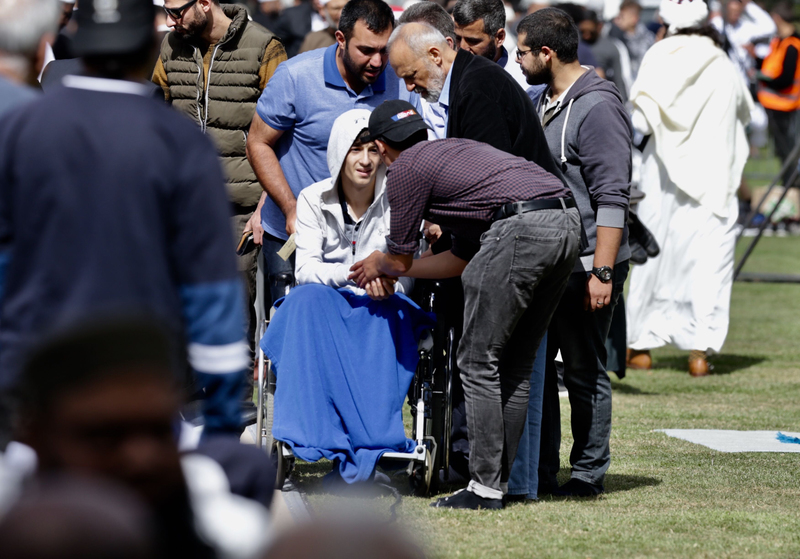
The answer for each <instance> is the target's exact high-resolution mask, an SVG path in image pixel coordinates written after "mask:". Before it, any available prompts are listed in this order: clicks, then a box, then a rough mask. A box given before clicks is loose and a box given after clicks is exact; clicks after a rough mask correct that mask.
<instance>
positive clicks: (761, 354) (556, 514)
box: [298, 238, 800, 558]
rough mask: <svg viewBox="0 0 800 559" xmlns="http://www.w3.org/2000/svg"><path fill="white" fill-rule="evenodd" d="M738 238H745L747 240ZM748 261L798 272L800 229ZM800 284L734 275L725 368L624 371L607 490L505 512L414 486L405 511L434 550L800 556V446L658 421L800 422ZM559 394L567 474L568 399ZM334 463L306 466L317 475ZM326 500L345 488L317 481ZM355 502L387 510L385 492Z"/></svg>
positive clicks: (311, 480) (303, 477) (753, 425)
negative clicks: (746, 449) (778, 446)
mask: <svg viewBox="0 0 800 559" xmlns="http://www.w3.org/2000/svg"><path fill="white" fill-rule="evenodd" d="M740 248H741V247H740ZM745 270H747V271H758V272H775V273H794V274H800V239H797V238H766V239H763V240H762V241H761V243H760V244H759V246H758V248H757V249H756V251H755V253H754V255H753V256H752V257H751V259H750V261H749V263H748V266H747V267H746V268H745ZM799 340H800V285H787V284H783V285H770V284H746V283H737V284H736V285H734V289H733V300H732V312H731V327H730V332H729V335H728V339H727V342H726V344H725V347H724V348H723V351H722V353H721V354H720V355H718V356H716V357H714V358H713V360H712V363H713V364H714V366H715V370H714V373H713V374H712V375H711V376H710V377H706V378H701V379H693V378H691V377H690V376H689V375H688V373H687V372H686V354H685V353H683V352H680V351H677V350H674V349H669V348H665V349H661V350H657V351H655V352H654V359H655V368H654V370H652V371H630V372H629V373H628V376H627V377H626V378H625V379H624V380H622V381H616V382H614V420H613V421H614V427H613V432H612V440H611V449H612V457H613V459H612V460H613V461H612V465H611V469H610V470H609V473H608V475H607V477H606V484H605V485H606V493H605V494H604V495H602V496H600V497H598V498H593V499H563V498H562V499H559V498H549V497H548V498H544V499H542V500H540V501H539V502H535V503H530V504H514V505H511V506H509V507H507V508H506V509H505V510H502V511H493V512H488V511H475V512H473V511H451V510H439V509H431V508H429V506H428V504H429V503H430V502H431V499H429V498H428V499H422V498H415V497H404V498H403V501H402V504H401V505H400V506H399V507H398V518H399V522H400V523H401V524H402V525H404V526H407V527H409V529H411V530H413V531H414V532H415V533H417V534H422V540H423V545H424V546H425V548H426V549H427V551H428V552H429V554H430V555H431V556H434V557H582V558H583V557H593V558H599V557H800V454H778V453H740V454H727V453H720V452H716V451H713V450H711V449H708V448H705V447H702V446H699V445H694V444H691V443H688V442H685V441H681V440H677V439H672V438H668V437H667V436H666V435H664V434H663V433H656V432H653V430H654V429H664V428H711V429H714V428H719V429H722V428H724V429H742V430H756V429H758V430H762V429H763V430H783V431H795V432H797V431H800V343H798V342H799ZM561 403H562V430H563V432H564V434H565V440H564V441H563V445H562V467H563V468H564V471H563V472H562V475H563V476H564V478H563V479H562V481H565V480H566V476H568V467H569V464H568V460H567V452H568V449H569V445H570V444H571V441H570V440H569V423H568V417H569V415H568V414H569V406H568V403H567V401H566V399H562V400H561ZM328 468H329V465H327V466H326V465H305V464H303V465H299V468H298V474H299V480H300V485H301V486H303V487H304V488H306V489H307V490H311V491H312V493H314V490H315V489H316V488H318V487H319V477H320V474H321V472H323V471H325V470H326V469H328ZM310 503H311V506H312V508H313V509H315V510H317V511H326V510H329V511H336V510H340V509H341V508H342V501H341V500H340V499H339V498H333V497H329V496H325V495H321V494H312V495H311V496H310ZM359 503H360V504H354V503H351V504H350V506H352V507H366V508H370V507H371V508H375V509H376V510H381V511H383V513H385V511H386V510H387V509H388V506H389V505H390V504H391V501H390V500H389V499H387V498H379V499H371V500H366V499H362V500H361V501H360V502H359Z"/></svg>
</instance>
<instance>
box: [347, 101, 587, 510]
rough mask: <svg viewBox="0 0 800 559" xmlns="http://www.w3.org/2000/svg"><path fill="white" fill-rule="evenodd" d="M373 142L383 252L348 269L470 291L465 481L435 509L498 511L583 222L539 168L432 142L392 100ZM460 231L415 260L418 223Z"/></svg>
mask: <svg viewBox="0 0 800 559" xmlns="http://www.w3.org/2000/svg"><path fill="white" fill-rule="evenodd" d="M369 125H370V126H369V130H370V135H371V137H372V138H373V139H375V142H376V144H377V145H378V150H379V152H380V154H381V157H382V158H383V161H384V162H385V163H386V165H387V166H391V173H390V174H389V177H388V179H387V185H386V192H387V196H388V198H389V205H390V207H391V208H392V217H391V228H390V231H391V232H390V234H389V236H388V238H387V243H388V252H386V253H383V252H377V251H376V252H373V253H372V254H371V255H370V256H369V257H367V258H366V259H365V260H363V261H361V262H358V263H356V264H355V265H354V266H353V274H351V277H352V278H354V279H356V280H357V281H358V284H359V285H366V284H367V283H368V282H370V281H372V280H374V279H376V278H379V277H397V276H401V275H410V276H413V277H426V278H437V277H452V276H454V275H458V274H460V273H462V271H463V274H462V276H461V278H462V282H463V284H464V297H465V309H464V334H463V337H462V339H461V343H460V345H459V348H458V366H459V368H460V370H461V379H462V382H463V384H464V393H465V396H466V401H467V423H468V426H469V440H470V456H471V458H470V477H471V480H470V483H469V486H468V487H467V489H466V490H464V491H460V492H458V493H456V494H455V495H453V496H451V497H446V498H443V499H440V500H439V501H437V502H436V503H435V506H439V507H451V508H468V509H477V508H490V509H498V508H502V507H503V500H502V497H503V490H502V487H503V485H504V484H505V483H506V482H507V481H508V475H509V471H510V469H511V464H512V463H513V460H514V456H515V455H516V451H517V444H518V442H519V439H520V436H521V435H522V430H523V427H524V423H525V420H526V417H527V409H528V386H529V381H530V375H531V369H532V367H533V361H534V357H535V352H536V347H537V346H538V344H539V341H540V340H541V339H542V336H543V335H544V333H545V330H546V329H547V325H548V323H549V322H550V318H551V317H552V314H553V311H554V310H555V307H556V305H557V304H558V300H559V298H560V297H561V293H562V292H563V290H564V286H565V285H566V281H567V279H568V278H569V275H570V272H571V271H572V267H573V266H574V265H575V258H576V257H577V254H578V244H579V238H580V217H579V215H578V211H577V210H576V209H574V208H575V202H574V201H573V200H572V198H571V196H570V193H569V190H567V188H566V187H565V186H564V184H563V183H562V182H561V181H560V180H559V179H558V178H556V177H555V176H553V175H551V174H550V173H548V172H546V171H544V170H543V169H542V168H541V167H539V166H538V165H536V164H535V163H532V162H529V161H526V160H524V159H522V158H521V157H514V156H513V155H510V154H508V153H504V152H502V151H500V150H497V149H494V148H492V147H490V146H488V145H485V144H482V143H479V142H475V141H472V140H463V139H455V138H452V139H445V140H438V141H435V142H426V141H425V139H426V137H427V133H426V129H427V128H428V127H427V125H426V124H425V123H424V121H423V120H422V118H421V117H420V116H419V115H418V114H417V113H416V111H414V109H413V107H412V106H411V105H410V104H408V103H405V102H402V101H390V102H386V103H384V104H383V105H381V106H380V107H378V108H377V109H376V110H375V111H374V112H373V113H372V116H371V117H370V121H369ZM423 219H428V220H430V221H433V222H435V223H439V224H441V225H442V226H444V227H448V228H449V229H450V230H451V231H452V232H453V237H454V240H453V245H452V248H451V249H450V250H449V251H447V252H443V253H440V254H437V255H435V256H430V257H428V258H423V259H420V260H416V261H413V265H412V255H413V254H414V252H415V251H416V250H417V247H418V246H419V224H420V222H421V221H422V220H423Z"/></svg>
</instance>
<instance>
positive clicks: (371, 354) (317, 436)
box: [261, 284, 435, 483]
mask: <svg viewBox="0 0 800 559" xmlns="http://www.w3.org/2000/svg"><path fill="white" fill-rule="evenodd" d="M434 323H435V321H434V318H433V316H432V315H430V314H429V313H426V312H424V311H422V310H421V309H420V308H419V307H418V306H417V305H416V304H414V302H412V301H411V300H410V299H408V298H407V297H405V296H404V295H399V294H397V295H393V296H392V297H390V298H389V299H386V300H384V301H373V300H371V299H370V298H369V297H367V296H358V295H355V294H353V293H352V292H350V291H347V290H344V289H343V290H340V291H337V290H335V289H333V288H331V287H327V286H324V285H315V284H313V285H303V286H300V287H297V288H295V289H293V290H292V291H291V292H290V293H289V295H287V296H286V297H285V298H284V299H283V301H282V303H281V304H280V306H279V307H278V310H277V311H276V313H275V316H274V317H273V318H272V321H271V322H270V325H269V328H268V329H267V333H266V335H265V336H264V338H263V339H262V340H261V347H262V349H263V350H264V352H265V353H266V355H267V356H268V357H269V358H270V360H272V364H273V368H274V370H275V375H276V379H277V383H276V389H275V416H274V422H273V426H272V433H273V435H274V436H275V438H276V439H278V440H281V441H284V442H286V443H288V444H289V445H290V446H291V447H292V450H293V451H294V454H295V456H297V457H298V458H300V459H302V460H305V461H308V462H315V461H317V460H319V459H320V458H327V459H329V460H335V461H337V462H338V465H339V473H340V474H341V476H342V478H343V479H344V480H345V481H346V482H348V483H354V482H357V481H364V480H368V479H370V477H371V476H372V474H373V472H374V470H375V464H376V463H377V461H378V459H379V458H380V456H381V455H382V454H383V453H384V452H388V451H400V452H409V451H411V450H412V449H413V448H414V442H413V441H411V440H409V439H407V438H406V436H405V431H404V429H403V418H402V407H403V402H404V399H405V396H406V394H407V392H408V387H409V386H410V384H411V380H412V378H413V376H414V369H415V368H416V366H417V361H418V359H419V356H418V353H417V343H418V340H419V337H420V335H421V333H422V331H423V330H424V329H425V328H430V327H432V326H433V325H434Z"/></svg>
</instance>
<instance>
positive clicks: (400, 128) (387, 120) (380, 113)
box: [369, 99, 431, 143]
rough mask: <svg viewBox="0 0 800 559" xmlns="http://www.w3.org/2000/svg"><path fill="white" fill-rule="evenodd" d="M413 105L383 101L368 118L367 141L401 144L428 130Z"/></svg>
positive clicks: (398, 101)
mask: <svg viewBox="0 0 800 559" xmlns="http://www.w3.org/2000/svg"><path fill="white" fill-rule="evenodd" d="M430 128H431V127H430V126H428V125H427V124H426V123H425V121H424V120H422V117H421V116H419V113H417V109H415V108H414V105H412V104H411V103H409V102H408V101H401V100H400V99H393V100H391V101H384V102H383V103H381V104H380V105H378V108H376V109H375V110H374V111H372V114H371V115H370V117H369V139H370V140H379V139H384V138H385V139H386V140H389V141H390V142H398V143H399V142H402V141H403V140H406V139H407V138H409V137H410V136H411V135H412V134H414V133H415V132H419V131H420V130H425V129H428V130H430Z"/></svg>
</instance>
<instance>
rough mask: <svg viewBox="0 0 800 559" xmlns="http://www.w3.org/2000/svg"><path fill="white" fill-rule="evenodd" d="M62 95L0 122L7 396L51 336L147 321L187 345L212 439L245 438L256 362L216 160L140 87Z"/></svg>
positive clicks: (96, 83)
mask: <svg viewBox="0 0 800 559" xmlns="http://www.w3.org/2000/svg"><path fill="white" fill-rule="evenodd" d="M64 83H65V85H66V86H67V87H59V88H57V89H55V90H53V91H52V92H51V93H49V94H46V95H44V96H42V97H41V98H40V99H39V100H38V101H35V102H33V103H31V104H29V105H27V106H26V107H25V108H24V109H23V110H21V111H18V112H17V114H15V115H14V116H13V117H9V118H8V119H6V120H4V121H3V122H2V123H0V390H5V389H8V388H9V387H10V386H12V385H13V383H14V380H15V377H16V375H17V374H18V371H19V369H20V367H21V364H22V363H23V360H24V356H25V353H26V351H27V350H28V348H29V347H30V346H31V344H33V343H35V341H36V340H37V339H39V338H40V337H41V336H42V335H44V334H46V333H47V332H48V331H49V330H51V329H53V328H58V327H63V326H65V325H68V324H69V323H70V322H71V321H74V320H79V319H83V318H85V317H87V316H88V315H93V314H96V313H114V312H122V311H125V312H127V311H130V310H136V311H139V312H142V311H149V312H150V313H154V314H156V315H158V316H159V317H161V318H162V319H163V321H164V322H165V323H166V324H167V325H168V326H169V327H171V328H172V330H173V331H174V332H176V333H179V334H180V335H182V336H185V339H186V342H187V344H188V356H189V362H190V364H191V365H192V367H193V368H194V370H195V372H196V373H197V378H198V381H199V383H200V386H201V387H202V388H203V389H204V390H205V392H206V395H207V399H206V402H205V415H206V427H207V429H208V430H209V431H215V430H217V431H237V430H238V429H239V424H240V413H239V406H240V401H241V394H242V382H243V380H244V377H243V370H244V369H245V368H246V367H247V366H248V360H249V354H248V351H247V344H246V343H245V342H244V318H243V306H242V301H243V296H242V293H241V289H242V288H241V283H240V280H239V278H238V275H237V270H236V263H235V260H234V252H233V246H234V245H233V239H232V237H231V229H230V221H229V217H228V216H229V214H230V208H229V203H228V201H227V196H226V194H225V189H224V181H223V178H222V172H221V169H220V165H219V160H218V158H217V154H216V151H215V150H214V148H213V146H212V145H211V143H210V142H209V141H208V140H207V139H206V138H205V137H204V136H203V135H202V134H201V133H200V132H199V131H198V130H197V128H196V126H195V125H194V124H193V123H192V122H191V121H189V120H188V119H186V118H185V117H183V116H182V115H180V114H178V113H177V112H175V111H174V110H172V109H170V108H169V107H167V106H165V105H164V104H163V103H160V102H158V101H155V100H154V99H152V98H148V97H146V96H145V95H146V94H147V89H146V87H145V86H144V85H142V84H135V83H132V82H124V81H120V80H104V79H98V78H87V77H80V76H68V77H67V78H65V79H64ZM54 366H57V364H54Z"/></svg>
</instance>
